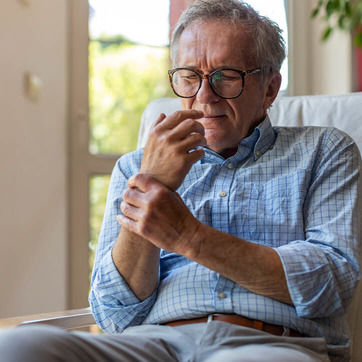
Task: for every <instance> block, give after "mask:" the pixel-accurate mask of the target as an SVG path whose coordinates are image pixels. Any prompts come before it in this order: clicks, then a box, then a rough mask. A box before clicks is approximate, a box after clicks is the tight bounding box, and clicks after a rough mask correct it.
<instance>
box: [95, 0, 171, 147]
mask: <svg viewBox="0 0 362 362" xmlns="http://www.w3.org/2000/svg"><path fill="white" fill-rule="evenodd" d="M89 4H90V22H89V32H90V42H89V69H90V72H89V118H90V132H89V134H90V140H89V151H90V152H91V153H93V154H97V153H105V154H119V153H126V152H129V151H132V150H134V149H135V148H136V145H137V136H138V128H139V123H140V118H141V115H142V113H143V110H144V108H145V107H146V106H147V104H148V103H149V102H150V101H152V100H154V99H157V98H160V97H165V96H172V91H171V89H170V86H169V82H168V78H167V70H168V69H169V67H170V63H169V50H168V46H167V45H168V41H169V40H168V33H169V25H168V12H169V0H160V1H157V2H153V1H149V0H133V1H127V2H126V1H119V0H108V1H105V0H90V1H89Z"/></svg>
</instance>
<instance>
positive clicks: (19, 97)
mask: <svg viewBox="0 0 362 362" xmlns="http://www.w3.org/2000/svg"><path fill="white" fill-rule="evenodd" d="M28 2H29V3H30V4H29V5H24V4H23V2H22V1H21V0H2V1H1V11H0V74H1V77H0V79H1V81H0V127H1V132H0V172H1V177H0V317H7V316H12V315H19V314H28V313H37V312H40V311H44V312H46V311H51V310H61V309H64V308H65V307H66V299H67V295H66V284H67V267H66V266H67V258H66V253H67V237H68V230H67V225H68V220H67V212H66V210H67V179H68V175H67V116H68V115H67V108H68V99H67V87H68V65H67V63H68V60H67V58H68V55H67V48H68V45H67V1H66V0H30V1H28ZM26 72H31V73H33V74H35V75H37V76H38V77H39V78H40V80H41V81H42V89H41V95H40V98H39V100H38V101H37V102H33V101H31V100H30V99H28V98H27V97H26V96H25V93H24V77H25V73H26Z"/></svg>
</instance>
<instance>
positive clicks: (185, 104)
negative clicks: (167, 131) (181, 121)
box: [180, 98, 194, 109]
mask: <svg viewBox="0 0 362 362" xmlns="http://www.w3.org/2000/svg"><path fill="white" fill-rule="evenodd" d="M193 100H194V98H180V101H181V107H182V109H192V103H193Z"/></svg>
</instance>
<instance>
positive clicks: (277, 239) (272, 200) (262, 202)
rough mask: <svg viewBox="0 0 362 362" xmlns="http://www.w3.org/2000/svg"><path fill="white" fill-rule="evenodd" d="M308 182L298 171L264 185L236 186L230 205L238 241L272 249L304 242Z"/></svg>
mask: <svg viewBox="0 0 362 362" xmlns="http://www.w3.org/2000/svg"><path fill="white" fill-rule="evenodd" d="M309 179H310V177H309V173H308V172H307V171H305V170H299V171H296V172H294V173H291V174H288V175H283V176H280V177H276V178H273V179H271V180H269V181H267V182H264V183H255V182H250V183H244V184H242V185H240V187H238V190H237V192H236V198H235V200H234V202H235V203H236V204H238V206H236V207H237V208H239V211H240V213H239V215H240V216H241V217H240V218H239V217H237V218H239V220H240V222H239V225H237V226H236V229H238V232H239V233H240V234H242V237H243V238H245V239H246V240H249V241H253V242H257V243H260V244H264V245H269V246H273V247H277V246H280V245H285V244H287V243H289V242H291V241H293V240H300V239H304V217H303V204H304V200H305V197H306V193H307V185H308V184H309ZM237 218H236V219H237ZM235 221H236V222H237V220H235Z"/></svg>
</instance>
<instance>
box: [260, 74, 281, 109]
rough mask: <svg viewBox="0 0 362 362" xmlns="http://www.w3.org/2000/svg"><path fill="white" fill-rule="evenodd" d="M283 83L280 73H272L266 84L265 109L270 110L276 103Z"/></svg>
mask: <svg viewBox="0 0 362 362" xmlns="http://www.w3.org/2000/svg"><path fill="white" fill-rule="evenodd" d="M281 83H282V76H281V74H280V73H279V72H277V73H272V74H271V75H270V76H269V79H268V81H267V82H266V84H265V87H266V90H265V91H266V93H265V99H264V109H268V108H269V107H270V106H271V105H272V104H273V102H274V100H275V98H276V97H277V95H278V92H279V88H280V85H281Z"/></svg>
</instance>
